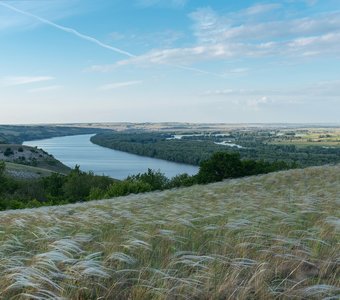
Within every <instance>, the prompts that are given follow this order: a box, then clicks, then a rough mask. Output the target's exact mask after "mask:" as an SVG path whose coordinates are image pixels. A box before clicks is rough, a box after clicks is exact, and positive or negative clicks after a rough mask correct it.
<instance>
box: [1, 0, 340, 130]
mask: <svg viewBox="0 0 340 300" xmlns="http://www.w3.org/2000/svg"><path fill="white" fill-rule="evenodd" d="M339 71H340V1H339V0H322V1H321V0H319V1H318V0H282V1H250V0H243V1H231V0H230V1H227V0H224V1H222V0H213V1H201V0H131V1H126V0H98V1H93V0H45V1H44V0H37V1H30V0H25V1H13V0H12V1H4V0H0V104H1V110H0V123H3V124H4V123H62V122H121V121H129V122H145V121H150V122H160V121H180V122H226V123H235V122H236V123H243V122H263V123H265V122H326V123H338V122H340V117H339V116H340V113H339V112H340V72H339Z"/></svg>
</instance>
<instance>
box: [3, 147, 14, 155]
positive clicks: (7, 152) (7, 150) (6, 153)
mask: <svg viewBox="0 0 340 300" xmlns="http://www.w3.org/2000/svg"><path fill="white" fill-rule="evenodd" d="M13 154H14V152H13V150H12V149H11V148H9V147H8V148H6V150H5V152H4V155H5V156H11V155H13Z"/></svg>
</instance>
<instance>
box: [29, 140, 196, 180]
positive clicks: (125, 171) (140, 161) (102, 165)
mask: <svg viewBox="0 0 340 300" xmlns="http://www.w3.org/2000/svg"><path fill="white" fill-rule="evenodd" d="M91 136H92V135H88V134H86V135H75V136H65V137H57V138H51V139H45V140H37V141H28V142H25V143H24V145H27V146H32V147H35V146H37V147H38V148H41V149H44V150H45V151H46V152H48V153H49V154H52V155H53V156H54V157H55V158H56V159H58V160H60V161H61V162H62V163H64V164H65V165H67V166H69V167H72V168H73V167H74V166H75V165H80V169H81V170H83V171H93V172H94V173H95V174H98V175H103V174H104V175H107V176H110V177H113V178H117V179H124V178H126V177H127V176H129V175H133V174H138V173H144V172H146V171H147V170H148V168H150V169H153V170H160V171H161V172H162V173H164V174H165V175H166V176H167V177H169V178H170V177H173V176H175V175H177V174H181V173H188V174H190V175H193V174H196V173H197V172H198V167H195V166H191V165H185V164H178V163H173V162H168V161H165V160H161V159H155V158H149V157H144V156H138V155H134V154H130V153H126V152H122V151H117V150H112V149H108V148H104V147H100V146H98V145H95V144H92V143H91V141H90V137H91Z"/></svg>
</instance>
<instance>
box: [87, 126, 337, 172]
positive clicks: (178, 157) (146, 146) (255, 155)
mask: <svg viewBox="0 0 340 300" xmlns="http://www.w3.org/2000/svg"><path fill="white" fill-rule="evenodd" d="M172 137H173V134H171V133H159V132H138V133H119V132H111V133H100V134H97V135H95V136H93V137H92V138H91V141H92V142H93V143H95V144H98V145H101V146H103V147H107V148H111V149H115V150H120V151H125V152H129V153H133V154H138V155H142V156H148V157H155V158H160V159H165V160H169V161H174V162H179V163H187V164H191V165H199V164H200V163H201V162H203V161H204V160H206V159H208V158H209V157H210V156H211V155H212V154H213V153H216V152H228V153H231V152H235V151H237V152H239V154H240V155H241V158H242V159H253V160H265V161H269V162H275V161H278V160H280V161H285V162H287V163H295V164H297V165H299V166H302V167H304V166H313V165H322V164H329V163H338V162H340V148H339V147H337V148H336V147H334V148H325V147H320V146H308V147H297V146H295V145H276V144H271V143H270V137H269V136H268V134H267V135H266V132H242V131H239V132H232V134H231V135H228V136H221V135H203V136H184V137H182V138H181V139H172ZM226 138H227V139H228V140H230V141H231V142H233V143H237V144H238V145H240V148H235V147H229V146H225V145H219V144H216V143H219V142H222V141H223V140H225V139H226Z"/></svg>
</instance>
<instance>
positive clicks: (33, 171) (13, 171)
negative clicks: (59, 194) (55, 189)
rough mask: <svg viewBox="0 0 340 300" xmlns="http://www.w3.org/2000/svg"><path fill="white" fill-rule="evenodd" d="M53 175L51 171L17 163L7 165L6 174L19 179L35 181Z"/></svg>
mask: <svg viewBox="0 0 340 300" xmlns="http://www.w3.org/2000/svg"><path fill="white" fill-rule="evenodd" d="M52 173H53V171H51V170H47V169H43V168H37V167H32V166H26V165H21V164H15V163H9V162H7V163H6V174H7V175H9V176H11V177H14V178H18V179H34V178H39V177H44V176H50V175H51V174H52Z"/></svg>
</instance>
